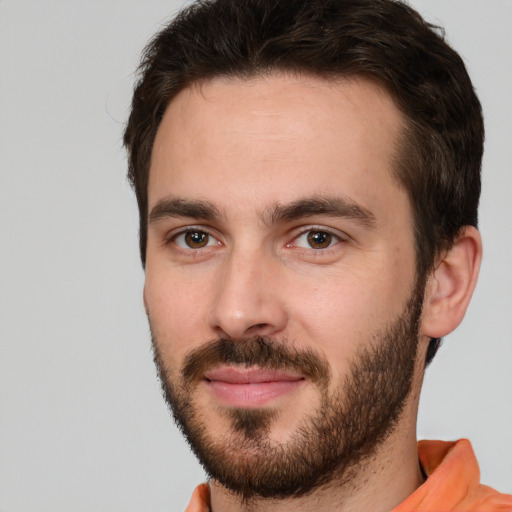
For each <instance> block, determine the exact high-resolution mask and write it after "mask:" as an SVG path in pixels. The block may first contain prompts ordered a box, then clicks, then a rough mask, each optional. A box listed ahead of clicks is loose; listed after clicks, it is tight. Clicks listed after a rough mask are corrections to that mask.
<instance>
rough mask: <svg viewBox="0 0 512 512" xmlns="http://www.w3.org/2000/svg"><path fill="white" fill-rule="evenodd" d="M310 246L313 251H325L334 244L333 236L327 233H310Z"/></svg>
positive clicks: (308, 236)
mask: <svg viewBox="0 0 512 512" xmlns="http://www.w3.org/2000/svg"><path fill="white" fill-rule="evenodd" d="M307 240H308V244H309V246H310V247H311V248H313V249H325V248H326V247H329V246H330V245H331V244H332V241H333V236H332V235H331V234H330V233H327V232H325V231H309V232H308V234H307Z"/></svg>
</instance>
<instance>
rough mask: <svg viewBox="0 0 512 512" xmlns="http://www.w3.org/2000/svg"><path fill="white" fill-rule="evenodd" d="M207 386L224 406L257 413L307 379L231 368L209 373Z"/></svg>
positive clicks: (206, 376) (258, 369)
mask: <svg viewBox="0 0 512 512" xmlns="http://www.w3.org/2000/svg"><path fill="white" fill-rule="evenodd" d="M204 382H205V383H206V385H207V386H208V389H209V390H210V392H211V393H212V394H213V396H214V397H215V398H216V399H217V400H219V401H220V402H221V403H223V404H224V405H227V406H230V407H239V408H244V409H255V408H258V407H262V406H264V405H267V404H268V403H269V402H271V401H274V400H276V399H278V398H280V397H283V396H285V395H287V394H289V393H292V392H293V391H295V390H296V389H297V388H298V387H300V386H301V385H302V384H304V382H305V379H304V377H303V376H302V375H298V374H295V373H292V372H289V371H286V370H272V369H264V368H258V367H251V368H245V367H233V366H229V367H221V368H216V369H213V370H210V371H208V372H206V373H205V375H204Z"/></svg>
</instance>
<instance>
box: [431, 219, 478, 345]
mask: <svg viewBox="0 0 512 512" xmlns="http://www.w3.org/2000/svg"><path fill="white" fill-rule="evenodd" d="M481 260H482V239H481V237H480V233H479V232H478V230H477V229H476V228H474V227H473V226H465V227H464V228H463V230H462V232H461V234H460V235H459V237H458V238H457V240H456V241H455V243H454V244H453V246H452V247H451V249H450V250H449V251H447V252H446V254H445V255H444V256H443V257H442V258H441V259H440V261H439V262H438V264H437V266H436V268H435V270H434V272H433V273H432V274H431V275H430V277H429V278H428V281H427V286H426V290H425V300H424V303H423V315H422V321H421V334H424V335H425V336H428V337H430V338H441V337H443V336H445V335H446V334H448V333H450V332H452V331H453V330H454V329H455V328H456V327H457V326H458V325H459V324H460V323H461V322H462V319H463V318H464V315H465V313H466V309H467V307H468V304H469V301H470V299H471V296H472V295H473V290H474V289H475V286H476V281H477V277H478V271H479V269H480V262H481Z"/></svg>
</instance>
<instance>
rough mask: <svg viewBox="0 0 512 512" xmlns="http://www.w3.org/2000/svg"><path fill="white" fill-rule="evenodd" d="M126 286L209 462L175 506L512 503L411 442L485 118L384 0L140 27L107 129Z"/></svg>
mask: <svg viewBox="0 0 512 512" xmlns="http://www.w3.org/2000/svg"><path fill="white" fill-rule="evenodd" d="M125 144H126V146H127V148H128V151H129V165H130V169H129V177H130V180H131V182H132V184H133V186H134V188H135V191H136V194H137V200H138V204H139V212H140V242H141V256H142V261H143V264H144V265H145V270H146V282H145V287H144V303H145V307H146V311H147V314H148V318H149V322H150V326H151V332H152V336H153V347H154V352H155V362H156V364H157V367H158V370H159V373H160V377H161V381H162V386H163V389H164V392H165V396H166V398H167V401H168V403H169V405H170V407H171V409H172V412H173V415H174V417H175V419H176V421H177V423H178V425H179V426H180V428H181V429H182V431H183V433H184V434H185V436H186V437H187V440H188V441H189V443H190V446H191V448H192V449H193V451H194V452H195V454H196V455H197V457H198V458H199V460H200V462H201V463H202V465H203V466H204V468H205V470H206V472H207V473H208V475H209V476H210V481H209V485H208V486H207V485H203V486H199V487H198V489H197V490H196V492H195V493H194V496H193V498H192V501H191V503H190V505H189V508H188V509H187V510H189V511H200V510H201V511H202V510H212V511H214V512H226V511H242V510H251V511H261V510H275V511H280V510H315V511H327V510H337V511H339V510H343V511H352V510H358V511H361V510H371V511H375V512H379V511H389V510H394V511H395V512H404V511H409V510H424V511H426V510H429V511H434V510H435V511H441V510H491V511H494V510H503V511H504V510H512V496H507V495H503V494H499V493H497V492H495V491H493V490H492V489H490V488H488V487H485V486H482V485H480V483H479V474H478V465H477V463H476V460H475V459H474V455H473V453H472V450H471V446H470V444H469V442H468V441H465V440H462V441H459V442H456V443H442V442H436V441H430V442H429V441H423V442H420V443H419V444H417V442H416V428H415V427H416V417H417V410H418V400H419V395H420V389H421V384H422V379H423V374H424V370H425V366H426V365H427V364H429V363H430V361H431V360H432V358H433V357H434V355H435V353H436V351H437V348H438V346H439V343H440V339H441V337H442V336H444V335H446V334H448V333H449V332H451V331H452V330H453V329H455V328H456V327H457V325H458V324H459V323H460V321H461V320H462V318H463V316H464V313H465V311H466V308H467V305H468V303H469V300H470V298H471V295H472V292H473V289H474V286H475V283H476V279H477V274H478V268H479V264H480V259H481V240H480V235H479V233H478V231H477V229H476V226H477V207H478V198H479V194H480V163H481V157H482V145H483V122H482V115H481V109H480V104H479V102H478V99H477V97H476V95H475V93H474V91H473V87H472V85H471V82H470V80H469V77H468V76H467V72H466V70H465V67H464V65H463V63H462V60H461V59H460V57H459V56H458V55H457V54H456V53H455V52H454V51H453V50H452V49H451V48H450V47H449V46H448V45H447V44H446V43H445V42H444V41H443V39H442V37H441V36H439V35H438V34H437V32H436V31H435V30H434V29H433V28H432V27H430V26H428V25H427V24H426V23H425V22H424V21H423V20H422V19H421V18H420V17H419V15H418V14H417V13H416V12H415V11H413V10H412V9H411V8H409V7H407V6H406V5H405V4H403V3H400V2H396V1H391V0H308V1H307V2H305V1H303V0H302V1H298V0H245V1H244V2H238V1H234V0H217V1H213V2H199V3H196V4H193V5H192V6H191V7H189V8H187V9H186V10H184V11H183V12H182V13H181V14H180V15H179V16H178V17H177V18H176V20H175V21H174V22H173V23H171V24H170V25H169V26H168V27H166V28H165V29H164V30H162V32H160V33H159V34H158V35H157V36H156V37H155V38H154V39H153V41H152V42H151V43H150V45H149V46H148V48H147V50H146V53H145V55H144V60H143V63H142V66H141V79H140V81H139V83H138V84H137V86H136V90H135V93H134V98H133V104H132V112H131V116H130V120H129V123H128V126H127V129H126V132H125Z"/></svg>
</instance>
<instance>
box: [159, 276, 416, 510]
mask: <svg viewBox="0 0 512 512" xmlns="http://www.w3.org/2000/svg"><path fill="white" fill-rule="evenodd" d="M423 291H424V286H418V287H417V288H416V290H415V292H414V293H413V295H412V297H411V299H410V300H409V301H408V303H407V305H406V307H405V308H404V311H403V313H402V314H401V315H399V316H398V317H397V318H396V319H394V321H393V322H391V323H390V324H389V325H387V326H385V327H383V328H382V329H381V330H380V331H379V332H377V333H374V334H373V335H371V336H369V338H370V339H369V340H367V342H366V343H362V344H361V346H363V347H364V348H361V349H360V350H359V351H358V352H357V354H356V358H355V361H354V362H353V363H352V366H351V369H350V371H349V372H348V373H347V374H346V375H345V376H344V377H343V378H341V379H340V380H339V381H338V382H337V383H336V385H335V386H334V391H331V392H329V391H328V387H329V386H328V384H329V382H330V380H331V372H330V367H329V364H328V362H327V361H326V360H325V358H324V357H322V356H321V355H320V354H318V353H317V352H315V351H313V350H310V349H309V350H299V349H296V348H292V347H291V346H290V344H289V343H287V342H286V341H285V340H279V341H278V340H274V339H271V338H268V337H257V338H251V339H247V340H229V339H218V340H214V341H211V342H209V343H206V344H205V345H204V346H202V347H199V348H198V349H195V350H193V351H191V352H190V353H189V354H188V356H187V357H186V359H185V362H184V363H183V366H182V368H181V372H180V374H178V375H172V372H171V370H170V366H169V365H168V364H167V363H166V361H164V359H163V357H162V354H161V351H160V350H159V346H160V342H159V340H158V339H156V338H155V336H153V349H154V359H155V363H156V366H157V369H158V371H159V375H160V380H161V384H162V389H163V392H164V396H165V399H166V401H167V403H168V405H169V407H170V409H171V411H172V414H173V417H174V419H175V422H176V424H177V425H178V427H179V428H180V429H181V431H182V432H183V434H184V435H185V437H186V439H187V441H188V443H189V445H190V446H191V448H192V450H193V452H194V453H195V455H196V456H197V458H198V459H199V462H200V463H201V465H202V466H203V468H204V469H205V471H206V473H207V474H208V475H209V477H211V478H213V479H214V480H216V481H218V482H219V483H220V484H222V485H223V486H224V487H226V488H227V489H229V490H230V491H232V492H233V493H235V494H237V495H239V496H241V498H242V499H243V500H245V501H248V500H251V499H254V498H273V499H283V498H292V497H300V496H304V495H307V494H310V493H311V492H312V491H314V490H316V489H318V488H320V487H322V486H325V485H327V484H329V483H330V482H331V481H333V480H335V479H336V480H337V481H338V482H339V483H340V484H343V483H346V482H347V481H349V480H350V479H351V478H353V476H354V474H356V473H357V468H358V467H359V466H360V465H361V464H363V463H364V461H365V460H368V458H370V457H371V456H372V455H373V454H374V453H375V451H376V449H377V448H378V447H379V446H380V445H381V444H382V443H383V442H384V441H385V439H387V437H388V436H389V435H390V434H391V433H392V432H393V430H394V427H395V426H396V424H397V422H398V420H399V418H400V414H401V412H402V410H403V407H404V404H405V401H406V399H407V397H408V395H409V393H410V390H411V384H412V379H413V375H414V368H415V361H416V353H417V345H418V331H419V322H420V318H421V308H422V301H423ZM153 332H154V331H153ZM341 342H342V341H341V340H340V343H341ZM219 365H242V366H244V367H250V366H253V365H257V366H258V367H260V368H269V369H282V370H295V371H298V372H300V374H301V375H304V376H305V377H306V378H307V380H308V381H310V382H312V383H313V384H314V385H316V387H317V389H318V391H319V396H320V397H321V398H320V400H319V405H318V408H317V409H316V411H315V413H314V414H310V415H306V416H305V417H304V419H303V420H302V422H301V423H300V425H299V427H298V428H297V429H296V431H295V432H294V433H293V434H291V435H290V437H289V439H288V441H286V442H284V443H278V442H276V441H273V440H271V439H270V437H269V432H270V430H271V428H272V424H273V422H274V421H275V420H276V417H277V416H278V415H279V411H278V410H277V411H276V410H273V409H268V408H260V409H240V408H231V409H227V410H226V411H225V414H226V416H227V418H228V420H229V421H230V425H231V429H228V430H227V431H226V433H225V434H224V435H223V436H221V437H219V436H218V437H213V436H212V435H211V433H210V432H209V430H208V424H207V422H206V421H204V420H203V419H202V416H201V410H200V408H199V407H197V405H196V404H195V403H194V392H195V390H196V388H197V385H198V383H199V382H200V380H201V379H202V378H203V375H204V373H205V371H207V370H208V369H210V368H213V367H215V366H219ZM299 414H300V413H299Z"/></svg>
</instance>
